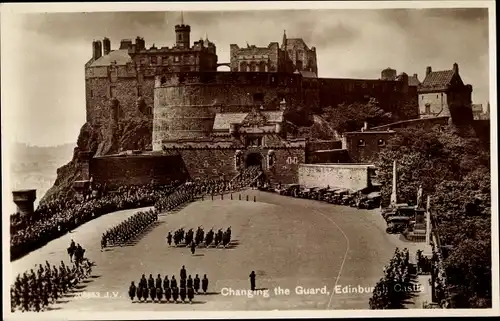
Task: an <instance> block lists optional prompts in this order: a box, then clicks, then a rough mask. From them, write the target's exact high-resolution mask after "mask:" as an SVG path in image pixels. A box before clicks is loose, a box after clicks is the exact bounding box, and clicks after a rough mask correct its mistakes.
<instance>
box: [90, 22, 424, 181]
mask: <svg viewBox="0 0 500 321" xmlns="http://www.w3.org/2000/svg"><path fill="white" fill-rule="evenodd" d="M190 32H191V27H190V26H189V25H186V24H184V23H181V24H179V25H176V26H175V39H176V43H175V45H174V46H173V47H161V48H157V47H156V46H155V45H153V46H151V47H150V48H146V45H145V41H144V39H143V38H140V37H137V38H136V39H135V42H133V41H132V40H129V39H125V40H122V41H121V42H120V46H119V48H118V49H115V50H112V49H111V41H110V40H109V39H107V38H104V40H103V41H102V42H101V41H94V42H93V44H92V49H93V51H92V53H93V54H92V58H91V59H90V60H89V61H88V62H87V63H86V65H85V83H86V108H87V122H88V123H90V124H93V125H96V126H99V125H100V124H109V123H111V124H118V123H119V122H120V121H122V122H123V121H124V120H126V119H128V118H133V117H142V118H146V119H148V121H150V122H151V124H152V137H151V148H149V150H147V151H141V152H139V151H135V152H129V153H128V154H127V153H125V152H123V153H119V154H116V155H106V156H99V157H92V156H93V155H91V154H92V153H86V152H82V153H81V154H82V157H81V160H82V162H83V164H84V167H85V166H86V167H87V169H85V170H82V173H83V174H82V175H81V176H82V177H81V178H82V179H83V180H86V179H89V178H90V177H92V179H93V180H94V181H101V182H106V183H107V184H109V185H110V186H112V185H116V186H118V185H123V184H148V183H150V182H156V183H163V182H167V181H169V180H171V179H184V178H189V179H196V178H221V177H225V178H231V177H234V176H235V175H237V174H238V173H239V172H240V171H241V170H242V169H243V168H245V167H246V166H249V165H260V166H261V168H262V169H263V170H264V172H265V175H266V176H267V177H268V178H269V179H270V180H271V181H275V182H277V181H279V182H282V183H296V182H297V181H298V167H299V164H305V163H310V162H311V159H313V158H314V157H313V156H314V155H315V153H316V151H318V150H323V151H324V150H335V149H340V148H341V145H342V144H341V142H333V141H332V142H328V143H317V142H309V141H306V140H305V139H300V138H297V137H295V136H294V134H293V130H292V129H293V127H294V124H291V123H290V121H288V120H287V118H286V115H287V113H293V112H294V111H297V110H308V111H309V112H310V113H315V112H319V111H321V109H322V108H324V107H327V106H337V105H339V104H341V103H347V104H349V103H357V102H360V103H363V102H368V101H369V99H371V98H375V99H376V100H377V101H378V102H379V103H380V105H381V106H383V108H384V110H385V111H388V112H391V113H392V114H393V115H395V118H396V119H397V120H401V121H403V120H407V119H415V118H418V117H419V96H418V95H419V94H418V88H419V86H420V82H419V81H418V78H417V77H416V75H414V76H413V77H409V76H408V75H406V74H405V73H401V74H400V75H396V71H395V70H393V69H390V68H388V69H386V70H384V71H382V73H381V77H380V79H335V78H320V77H318V67H317V59H316V48H315V47H311V48H309V47H308V46H307V44H306V43H305V42H304V40H302V39H298V38H288V37H287V35H286V33H285V32H284V33H283V40H282V43H281V44H279V43H278V42H272V43H270V44H269V45H268V46H267V47H257V46H254V45H247V46H246V47H244V48H240V47H239V46H238V45H236V44H233V45H231V46H230V62H224V63H221V62H219V61H218V58H217V54H216V46H215V44H214V43H213V42H211V41H209V40H208V37H206V36H205V39H200V40H199V41H195V42H194V43H191V40H190ZM221 66H225V67H229V68H230V71H218V70H217V69H218V68H219V67H221ZM403 106H405V108H402V107H403ZM125 154H127V155H125ZM344 156H345V155H344ZM344 156H342V161H343V160H344V159H345V157H344ZM329 161H333V162H335V160H332V159H329ZM340 161H341V160H340V158H339V159H338V160H337V162H340Z"/></svg>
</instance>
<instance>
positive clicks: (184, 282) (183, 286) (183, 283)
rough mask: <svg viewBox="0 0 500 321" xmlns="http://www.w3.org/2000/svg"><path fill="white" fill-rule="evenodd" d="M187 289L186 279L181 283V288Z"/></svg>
mask: <svg viewBox="0 0 500 321" xmlns="http://www.w3.org/2000/svg"><path fill="white" fill-rule="evenodd" d="M185 287H186V279H181V281H180V288H181V289H182V288H185Z"/></svg>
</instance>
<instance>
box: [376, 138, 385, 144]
mask: <svg viewBox="0 0 500 321" xmlns="http://www.w3.org/2000/svg"><path fill="white" fill-rule="evenodd" d="M377 145H378V146H385V140H383V139H379V140H378V141H377Z"/></svg>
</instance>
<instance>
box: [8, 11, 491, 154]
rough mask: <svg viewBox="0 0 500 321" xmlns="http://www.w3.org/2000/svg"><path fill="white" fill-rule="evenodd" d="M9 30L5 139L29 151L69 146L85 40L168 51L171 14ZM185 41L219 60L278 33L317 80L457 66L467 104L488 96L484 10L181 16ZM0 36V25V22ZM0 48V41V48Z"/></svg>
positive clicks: (76, 119) (79, 104)
mask: <svg viewBox="0 0 500 321" xmlns="http://www.w3.org/2000/svg"><path fill="white" fill-rule="evenodd" d="M18 18H19V19H16V20H15V21H13V23H15V24H10V25H9V33H11V35H12V36H13V37H15V40H14V41H11V42H9V44H8V45H7V47H6V48H5V50H9V51H10V52H15V53H16V54H15V57H16V59H15V60H12V61H9V62H8V64H9V70H13V69H14V70H16V71H17V72H15V73H12V72H10V73H9V87H8V88H9V90H8V92H9V95H11V96H10V100H9V102H10V104H9V106H4V108H9V110H10V111H11V115H12V116H13V117H15V124H16V125H15V126H14V127H13V128H12V130H11V133H9V136H10V137H11V138H12V139H14V140H16V141H20V142H26V143H29V144H32V145H42V146H43V145H58V144H62V143H68V142H76V139H77V136H78V133H79V130H80V128H81V126H82V125H83V123H84V122H85V100H84V99H85V98H84V64H85V63H86V62H87V61H88V60H89V59H90V57H91V55H92V40H93V39H102V38H103V37H108V38H110V39H111V46H112V49H117V47H118V45H119V41H120V39H122V38H132V39H135V37H136V36H142V37H144V39H145V41H146V45H147V47H149V46H151V45H152V44H153V43H154V44H155V45H156V46H157V47H161V46H172V44H173V43H174V41H175V39H174V25H175V24H178V23H179V22H180V13H178V12H168V13H167V12H128V13H127V12H123V13H50V14H30V15H22V16H19V17H18ZM184 22H185V23H187V24H190V25H191V30H192V31H191V41H194V40H197V39H199V38H200V37H204V35H205V33H206V34H207V35H208V38H209V39H210V40H211V41H212V42H214V43H215V44H216V46H217V54H218V56H219V62H228V61H229V45H230V44H232V43H236V44H238V45H240V46H245V45H246V42H248V43H249V44H255V45H257V46H267V45H268V44H269V42H271V41H278V42H280V43H281V39H282V35H283V30H284V29H286V33H287V35H288V36H289V37H290V38H303V39H304V40H305V42H306V43H307V44H308V45H309V47H312V46H315V47H316V49H317V54H318V69H319V76H320V77H339V78H375V79H376V78H379V77H380V71H381V70H382V69H384V68H386V67H392V68H394V69H396V70H397V71H398V73H399V72H402V71H404V72H406V73H407V74H409V75H412V74H414V73H417V74H418V75H419V79H420V81H422V80H423V78H424V74H425V68H426V66H429V65H430V66H432V68H433V70H445V69H451V68H452V65H453V63H454V62H457V63H458V64H459V66H460V74H461V76H462V79H463V80H464V82H465V83H470V84H472V85H473V102H474V103H482V104H486V102H487V101H488V100H489V90H488V83H489V56H488V12H487V9H453V10H452V9H425V10H421V9H420V10H419V9H404V10H311V11H304V10H300V11H298V10H297V11H265V12H264V11H240V12H185V13H184ZM2 27H3V29H4V31H5V26H2ZM2 45H4V43H2Z"/></svg>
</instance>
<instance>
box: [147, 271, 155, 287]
mask: <svg viewBox="0 0 500 321" xmlns="http://www.w3.org/2000/svg"><path fill="white" fill-rule="evenodd" d="M154 286H155V280H154V279H153V274H150V275H149V279H148V289H150V288H153V287H154Z"/></svg>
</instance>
